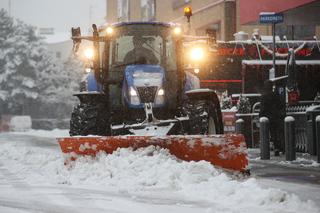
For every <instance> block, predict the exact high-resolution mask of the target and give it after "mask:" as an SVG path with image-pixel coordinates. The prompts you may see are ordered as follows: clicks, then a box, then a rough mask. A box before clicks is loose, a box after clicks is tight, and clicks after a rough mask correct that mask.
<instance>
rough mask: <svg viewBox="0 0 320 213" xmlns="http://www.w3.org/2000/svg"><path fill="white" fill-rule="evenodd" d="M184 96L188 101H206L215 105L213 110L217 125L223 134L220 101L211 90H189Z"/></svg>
mask: <svg viewBox="0 0 320 213" xmlns="http://www.w3.org/2000/svg"><path fill="white" fill-rule="evenodd" d="M186 96H187V97H188V99H189V100H208V101H212V102H213V104H214V105H215V109H216V112H217V120H218V125H219V128H220V129H221V131H222V132H223V121H222V113H221V108H220V101H219V98H218V96H217V94H216V93H215V91H213V90H212V89H207V88H203V89H194V90H189V91H187V92H186Z"/></svg>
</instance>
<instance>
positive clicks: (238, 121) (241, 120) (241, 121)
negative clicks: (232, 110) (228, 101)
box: [236, 118, 244, 123]
mask: <svg viewBox="0 0 320 213" xmlns="http://www.w3.org/2000/svg"><path fill="white" fill-rule="evenodd" d="M236 123H244V120H243V119H242V118H240V119H238V120H236Z"/></svg>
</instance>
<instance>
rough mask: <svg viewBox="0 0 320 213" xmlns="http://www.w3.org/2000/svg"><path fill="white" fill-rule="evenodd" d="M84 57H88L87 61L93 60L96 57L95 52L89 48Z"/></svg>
mask: <svg viewBox="0 0 320 213" xmlns="http://www.w3.org/2000/svg"><path fill="white" fill-rule="evenodd" d="M84 56H85V57H86V59H88V60H92V59H93V57H94V51H93V49H91V48H88V49H86V50H85V51H84Z"/></svg>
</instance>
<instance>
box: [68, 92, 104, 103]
mask: <svg viewBox="0 0 320 213" xmlns="http://www.w3.org/2000/svg"><path fill="white" fill-rule="evenodd" d="M73 96H76V97H77V98H78V99H79V101H80V102H81V103H88V102H93V101H96V102H102V101H103V100H105V94H104V93H102V92H97V91H91V92H87V91H85V92H78V93H74V94H73Z"/></svg>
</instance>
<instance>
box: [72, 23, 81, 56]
mask: <svg viewBox="0 0 320 213" xmlns="http://www.w3.org/2000/svg"><path fill="white" fill-rule="evenodd" d="M71 36H72V37H71V39H72V40H73V48H72V49H73V52H75V53H76V52H77V51H78V49H79V46H80V43H81V38H80V37H81V30H80V27H77V28H73V27H72V28H71Z"/></svg>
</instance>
